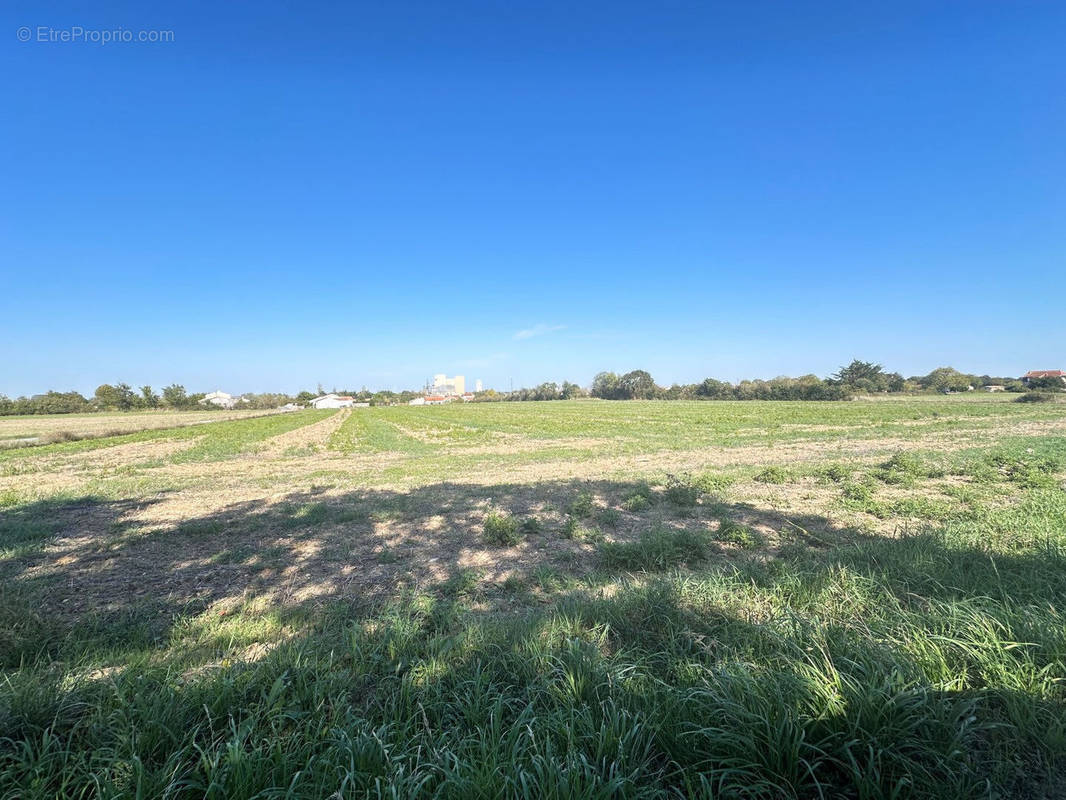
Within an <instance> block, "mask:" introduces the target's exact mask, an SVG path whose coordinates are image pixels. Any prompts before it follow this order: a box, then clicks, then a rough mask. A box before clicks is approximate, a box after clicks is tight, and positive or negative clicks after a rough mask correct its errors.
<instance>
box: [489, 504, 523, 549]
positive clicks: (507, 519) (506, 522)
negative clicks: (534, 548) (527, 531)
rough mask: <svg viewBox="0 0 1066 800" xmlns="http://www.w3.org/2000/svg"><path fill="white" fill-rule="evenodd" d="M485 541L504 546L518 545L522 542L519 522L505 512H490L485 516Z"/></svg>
mask: <svg viewBox="0 0 1066 800" xmlns="http://www.w3.org/2000/svg"><path fill="white" fill-rule="evenodd" d="M485 541H486V542H488V543H489V544H498V545H502V546H509V545H515V544H518V543H519V542H520V541H522V536H521V535H520V534H519V532H518V520H516V519H515V518H514V517H512V516H511V515H510V514H508V513H506V512H503V511H490V512H489V513H488V514H487V515H486V516H485Z"/></svg>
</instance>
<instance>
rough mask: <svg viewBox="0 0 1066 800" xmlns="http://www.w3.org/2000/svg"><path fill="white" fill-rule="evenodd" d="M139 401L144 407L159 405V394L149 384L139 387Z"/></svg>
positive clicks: (156, 406)
mask: <svg viewBox="0 0 1066 800" xmlns="http://www.w3.org/2000/svg"><path fill="white" fill-rule="evenodd" d="M141 403H142V405H144V407H145V408H158V407H159V395H157V394H156V393H155V392H154V391H152V387H151V386H142V387H141Z"/></svg>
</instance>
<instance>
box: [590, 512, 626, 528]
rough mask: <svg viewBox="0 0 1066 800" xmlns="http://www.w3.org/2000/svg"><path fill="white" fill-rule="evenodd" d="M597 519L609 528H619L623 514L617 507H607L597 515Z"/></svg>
mask: <svg viewBox="0 0 1066 800" xmlns="http://www.w3.org/2000/svg"><path fill="white" fill-rule="evenodd" d="M596 519H597V521H598V522H599V523H600V524H601V525H606V526H607V527H608V528H617V527H618V523H619V521H620V520H621V519H622V515H621V514H620V513H618V509H617V508H605V509H603V511H601V512H600V513H599V514H597V515H596Z"/></svg>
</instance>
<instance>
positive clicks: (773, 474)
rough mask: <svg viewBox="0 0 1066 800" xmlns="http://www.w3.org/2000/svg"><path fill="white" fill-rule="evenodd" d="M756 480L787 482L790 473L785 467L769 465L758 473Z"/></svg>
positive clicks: (777, 482) (760, 481)
mask: <svg viewBox="0 0 1066 800" xmlns="http://www.w3.org/2000/svg"><path fill="white" fill-rule="evenodd" d="M754 480H756V481H758V482H759V483H776V484H781V483H787V482H788V473H787V472H786V471H785V470H784V468H783V467H777V466H774V467H767V468H766V469H764V470H763V471H762V472H760V473H759V474H758V475H756V476H755V478H754Z"/></svg>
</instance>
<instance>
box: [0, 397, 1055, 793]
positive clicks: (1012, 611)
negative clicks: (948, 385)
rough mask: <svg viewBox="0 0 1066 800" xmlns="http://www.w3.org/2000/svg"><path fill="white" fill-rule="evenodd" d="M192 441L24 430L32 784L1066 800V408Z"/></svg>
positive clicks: (16, 479)
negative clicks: (30, 434)
mask: <svg viewBox="0 0 1066 800" xmlns="http://www.w3.org/2000/svg"><path fill="white" fill-rule="evenodd" d="M154 418H158V416H155V417H154ZM81 419H84V420H85V425H96V424H99V423H98V421H97V420H94V419H93V418H92V417H84V418H81ZM3 422H4V423H6V425H7V427H8V428H10V429H11V430H24V429H26V428H19V425H20V424H21V425H29V424H31V423H30V422H27V420H26V419H23V420H21V421H19V420H14V421H12V420H5V421H3ZM78 422H79V420H77V419H73V418H68V419H66V420H64V423H63V424H65V425H68V426H70V425H77V424H78ZM54 424H55V423H54ZM153 424H154V423H153ZM174 425H184V427H158V428H153V429H140V428H138V429H135V430H134V431H133V432H131V433H125V434H122V435H116V436H107V437H103V438H86V439H83V440H80V441H71V442H65V443H61V444H52V445H46V446H38V447H24V448H20V449H12V450H5V451H0V587H2V589H3V599H2V603H0V669H2V670H3V674H2V677H0V795H2V796H4V797H57V796H65V797H66V796H98V795H103V796H122V795H128V796H145V797H154V796H173V797H251V796H262V797H280V796H292V797H328V796H336V797H361V796H367V795H370V796H382V795H387V796H403V797H408V796H440V797H496V796H538V797H552V796H555V797H608V796H612V797H614V796H641V797H645V796H646V797H666V796H705V797H733V796H737V797H767V798H770V797H774V798H776V797H788V796H798V797H819V796H825V797H830V796H845V797H889V796H895V797H934V796H936V797H941V798H943V797H975V796H990V797H991V796H1010V797H1053V796H1061V795H1062V794H1063V793H1064V792H1066V772H1064V769H1066V768H1064V762H1066V685H1064V679H1066V618H1064V614H1063V611H1064V604H1066V569H1064V568H1066V558H1064V555H1066V550H1064V548H1066V491H1064V488H1063V484H1064V480H1066V478H1064V473H1066V405H1063V404H1046V405H1044V404H1033V405H1025V404H1016V403H1010V402H1006V398H1002V399H1001V398H994V399H992V398H988V397H980V398H978V397H952V398H922V399H917V400H886V401H880V400H879V401H873V400H861V401H855V402H849V403H784V402H776V403H757V402H738V403H724V402H714V403H695V402H693V403H684V402H668V403H667V402H663V403H657V402H648V403H643V402H628V403H627V402H619V403H611V402H600V401H576V402H552V403H514V404H506V403H497V404H473V405H453V406H442V407H420V408H410V407H400V408H384V409H377V408H371V409H352V410H342V411H339V412H319V411H305V412H297V413H291V414H283V415H276V416H266V417H257V418H249V419H224V420H220V421H217V422H209V423H207V424H199V425H187V424H186V422H185V421H184V420H182V421H178V420H177V419H175V421H174ZM0 432H2V431H0Z"/></svg>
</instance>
